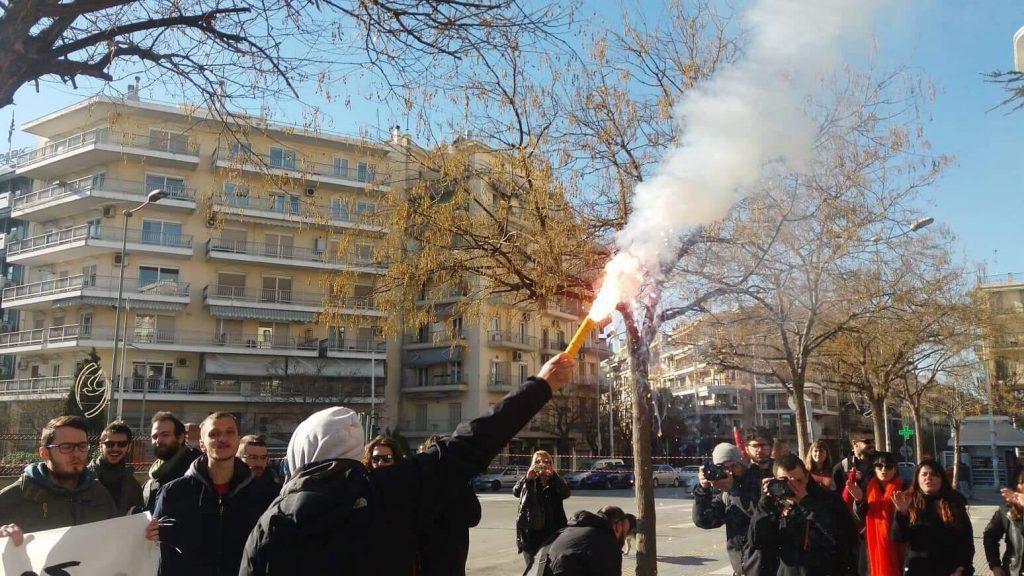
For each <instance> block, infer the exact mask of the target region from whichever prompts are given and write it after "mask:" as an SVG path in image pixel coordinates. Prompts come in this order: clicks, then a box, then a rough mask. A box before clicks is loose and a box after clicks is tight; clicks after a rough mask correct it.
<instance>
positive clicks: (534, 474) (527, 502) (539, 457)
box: [512, 450, 569, 569]
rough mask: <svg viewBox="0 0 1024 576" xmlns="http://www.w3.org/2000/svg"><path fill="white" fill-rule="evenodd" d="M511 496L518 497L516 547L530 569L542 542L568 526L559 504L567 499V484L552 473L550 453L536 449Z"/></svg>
mask: <svg viewBox="0 0 1024 576" xmlns="http://www.w3.org/2000/svg"><path fill="white" fill-rule="evenodd" d="M512 495H513V496H515V497H516V498H519V515H518V516H517V517H516V546H517V547H518V548H519V551H520V552H522V553H523V559H524V560H525V561H526V568H527V569H529V568H530V566H531V565H532V564H533V557H534V555H536V554H537V550H539V549H540V547H541V546H542V545H543V544H544V541H545V540H547V539H548V538H550V537H551V535H552V534H554V533H555V532H558V531H559V530H561V529H562V528H565V526H566V524H567V519H566V517H565V506H564V505H563V504H562V501H563V500H565V499H566V498H568V497H569V485H568V484H566V483H565V480H563V479H562V477H561V476H559V475H558V474H557V473H556V472H555V466H554V460H553V459H552V458H551V454H549V453H547V452H546V451H544V450H538V451H536V452H534V453H533V462H532V464H531V465H530V470H529V471H527V473H526V476H523V477H522V478H520V479H519V481H518V482H516V485H515V486H513V487H512Z"/></svg>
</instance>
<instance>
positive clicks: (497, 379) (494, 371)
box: [489, 360, 502, 385]
mask: <svg viewBox="0 0 1024 576" xmlns="http://www.w3.org/2000/svg"><path fill="white" fill-rule="evenodd" d="M489 380H490V382H491V384H495V385H500V384H502V381H501V362H499V361H497V360H491V372H490V378H489Z"/></svg>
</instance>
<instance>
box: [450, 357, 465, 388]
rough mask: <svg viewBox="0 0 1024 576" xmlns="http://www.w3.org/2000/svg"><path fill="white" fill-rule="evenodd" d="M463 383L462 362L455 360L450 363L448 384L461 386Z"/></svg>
mask: <svg viewBox="0 0 1024 576" xmlns="http://www.w3.org/2000/svg"><path fill="white" fill-rule="evenodd" d="M461 382H462V361H461V360H453V361H452V362H449V363H448V383H449V384H459V383H461Z"/></svg>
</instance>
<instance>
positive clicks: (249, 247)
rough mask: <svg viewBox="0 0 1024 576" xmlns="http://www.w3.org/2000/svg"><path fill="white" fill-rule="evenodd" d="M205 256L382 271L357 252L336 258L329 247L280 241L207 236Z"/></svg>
mask: <svg viewBox="0 0 1024 576" xmlns="http://www.w3.org/2000/svg"><path fill="white" fill-rule="evenodd" d="M206 255H207V257H208V258H209V259H211V260H219V261H225V262H237V263H250V264H267V265H270V266H285V267H289V268H307V269H313V270H344V271H349V272H362V273H365V274H383V273H384V268H385V267H384V265H382V264H380V263H378V262H374V261H373V260H372V259H367V258H360V257H359V256H358V255H357V254H353V255H352V257H351V258H339V257H338V255H337V254H335V253H332V251H331V250H310V249H309V248H296V247H294V246H287V245H282V244H261V243H259V242H245V241H237V240H225V239H222V238H210V239H209V240H207V241H206Z"/></svg>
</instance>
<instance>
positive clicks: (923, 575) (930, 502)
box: [892, 493, 974, 576]
mask: <svg viewBox="0 0 1024 576" xmlns="http://www.w3.org/2000/svg"><path fill="white" fill-rule="evenodd" d="M953 497H954V498H955V499H956V501H955V503H954V504H953V506H954V508H956V510H957V512H956V513H957V515H958V516H960V519H959V522H958V526H957V527H952V526H947V525H946V524H945V523H944V522H943V521H942V518H941V517H940V516H939V511H938V510H937V508H936V500H937V498H935V497H933V496H925V504H924V510H923V512H922V513H921V514H920V515H919V516H918V517H917V519H916V520H915V521H914V522H911V521H910V515H909V514H901V513H899V512H897V513H896V514H895V516H893V521H892V539H893V540H895V541H896V542H905V543H906V544H907V563H906V564H907V570H906V572H905V574H906V576H934V575H935V574H952V573H953V572H955V571H956V569H957V568H963V569H964V576H970V575H971V574H974V529H973V528H971V520H970V518H969V517H968V516H967V502H966V501H965V500H964V499H963V497H962V496H960V495H959V494H958V493H955V494H954V496H953Z"/></svg>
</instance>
